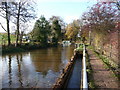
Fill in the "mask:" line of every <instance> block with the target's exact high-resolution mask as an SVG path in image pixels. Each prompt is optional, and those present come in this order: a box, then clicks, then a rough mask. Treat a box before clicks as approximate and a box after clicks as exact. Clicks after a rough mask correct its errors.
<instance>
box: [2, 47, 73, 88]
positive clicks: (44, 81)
mask: <svg viewBox="0 0 120 90" xmlns="http://www.w3.org/2000/svg"><path fill="white" fill-rule="evenodd" d="M73 49H74V48H73V47H64V48H63V47H56V48H54V47H53V48H48V49H40V50H34V51H31V52H23V53H16V54H10V55H4V56H2V58H3V60H2V63H3V73H4V75H3V76H2V78H3V84H2V86H3V88H23V87H26V88H28V87H29V88H31V87H34V88H50V87H51V86H52V85H53V84H54V83H55V80H56V79H57V78H58V77H59V75H60V73H61V71H62V69H63V68H64V67H65V65H66V64H67V62H68V60H69V59H70V58H71V56H72V55H73ZM0 64H1V62H0Z"/></svg>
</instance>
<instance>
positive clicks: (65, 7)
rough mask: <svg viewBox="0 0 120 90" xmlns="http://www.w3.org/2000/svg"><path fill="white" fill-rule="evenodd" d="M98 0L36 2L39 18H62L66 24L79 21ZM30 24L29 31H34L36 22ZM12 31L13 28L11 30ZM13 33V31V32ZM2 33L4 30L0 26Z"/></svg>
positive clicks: (0, 20) (45, 0)
mask: <svg viewBox="0 0 120 90" xmlns="http://www.w3.org/2000/svg"><path fill="white" fill-rule="evenodd" d="M96 1H97V0H35V2H36V6H35V9H36V14H37V17H38V18H39V17H40V16H41V15H44V16H45V17H46V19H47V20H48V19H49V18H50V17H52V16H53V15H54V16H60V17H61V18H62V19H63V20H64V21H65V22H66V23H70V22H72V21H73V20H74V19H79V18H80V17H81V15H82V13H83V12H85V11H87V10H88V7H90V6H92V5H93V4H95V3H96ZM38 18H37V19H38ZM0 22H1V23H2V24H3V25H4V26H5V25H6V22H5V20H3V19H1V18H0ZM32 22H33V23H31V24H30V27H29V31H31V30H32V28H33V26H34V22H35V20H33V21H32ZM10 29H11V28H10ZM11 31H12V30H11ZM0 32H4V30H3V29H2V28H1V26H0Z"/></svg>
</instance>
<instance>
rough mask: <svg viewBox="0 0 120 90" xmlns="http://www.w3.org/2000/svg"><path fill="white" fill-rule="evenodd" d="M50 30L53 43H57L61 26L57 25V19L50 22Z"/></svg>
mask: <svg viewBox="0 0 120 90" xmlns="http://www.w3.org/2000/svg"><path fill="white" fill-rule="evenodd" d="M51 30H52V31H51V35H52V37H53V42H55V43H58V40H60V38H61V25H60V24H59V21H58V19H54V20H53V21H52V25H51Z"/></svg>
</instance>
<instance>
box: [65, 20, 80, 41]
mask: <svg viewBox="0 0 120 90" xmlns="http://www.w3.org/2000/svg"><path fill="white" fill-rule="evenodd" d="M80 27H81V25H80V21H79V20H74V21H73V22H72V23H70V24H68V25H67V27H66V33H65V35H66V36H67V38H68V39H72V40H75V41H76V38H77V35H78V33H79V31H80Z"/></svg>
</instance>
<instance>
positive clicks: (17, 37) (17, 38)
mask: <svg viewBox="0 0 120 90" xmlns="http://www.w3.org/2000/svg"><path fill="white" fill-rule="evenodd" d="M19 20H20V2H19V8H18V14H17V32H16V46H18V40H19Z"/></svg>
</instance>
